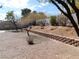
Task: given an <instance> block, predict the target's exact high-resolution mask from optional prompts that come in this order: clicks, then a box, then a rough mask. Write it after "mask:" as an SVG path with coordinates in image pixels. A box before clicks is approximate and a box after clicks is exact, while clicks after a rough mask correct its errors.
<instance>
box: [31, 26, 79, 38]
mask: <svg viewBox="0 0 79 59" xmlns="http://www.w3.org/2000/svg"><path fill="white" fill-rule="evenodd" d="M32 30H36V31H42V32H45V33H50V34H56V35H61V36H66V37H71V38H78V36H77V34H76V32H75V30H74V28H73V27H62V26H45V27H44V29H41V27H40V26H35V27H33V29H32Z"/></svg>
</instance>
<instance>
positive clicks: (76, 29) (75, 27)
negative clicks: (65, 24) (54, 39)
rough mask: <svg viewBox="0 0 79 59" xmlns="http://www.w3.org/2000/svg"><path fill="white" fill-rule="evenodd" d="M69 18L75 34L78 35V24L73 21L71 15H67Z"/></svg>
mask: <svg viewBox="0 0 79 59" xmlns="http://www.w3.org/2000/svg"><path fill="white" fill-rule="evenodd" d="M68 18H69V20H70V21H71V23H72V25H73V27H74V29H75V31H76V33H77V35H78V36H79V28H78V25H77V24H76V22H75V21H74V19H73V17H72V16H70V15H69V16H68Z"/></svg>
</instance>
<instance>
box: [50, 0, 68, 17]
mask: <svg viewBox="0 0 79 59" xmlns="http://www.w3.org/2000/svg"><path fill="white" fill-rule="evenodd" d="M51 2H52V3H53V4H54V5H55V6H56V7H57V8H58V9H59V10H60V11H61V12H62V13H63V14H64V15H65V16H68V15H67V13H66V12H64V11H63V10H62V9H61V8H60V7H59V5H58V4H57V3H56V2H55V1H53V0H51Z"/></svg>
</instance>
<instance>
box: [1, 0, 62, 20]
mask: <svg viewBox="0 0 79 59" xmlns="http://www.w3.org/2000/svg"><path fill="white" fill-rule="evenodd" d="M0 4H2V5H3V7H2V8H1V9H0V20H3V19H4V18H5V15H6V12H8V11H12V10H13V11H14V13H15V15H16V17H20V16H21V9H23V8H29V9H31V10H32V11H34V10H35V11H37V12H44V13H45V14H46V15H58V14H60V12H59V10H58V9H57V8H56V7H55V6H54V5H53V4H50V3H39V2H38V1H37V0H0Z"/></svg>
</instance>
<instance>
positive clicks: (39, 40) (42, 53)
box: [0, 32, 79, 59]
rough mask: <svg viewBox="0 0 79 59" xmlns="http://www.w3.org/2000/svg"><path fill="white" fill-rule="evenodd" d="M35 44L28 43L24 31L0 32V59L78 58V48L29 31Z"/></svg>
mask: <svg viewBox="0 0 79 59" xmlns="http://www.w3.org/2000/svg"><path fill="white" fill-rule="evenodd" d="M30 35H31V38H32V39H33V40H34V43H35V45H28V43H27V40H28V36H27V35H26V33H22V32H18V33H14V32H3V33H0V59H79V48H78V47H73V46H70V45H67V44H64V43H61V42H59V41H55V40H51V39H49V38H45V37H42V36H39V35H36V34H33V33H30Z"/></svg>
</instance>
